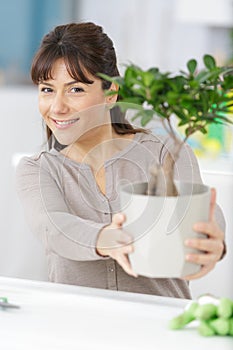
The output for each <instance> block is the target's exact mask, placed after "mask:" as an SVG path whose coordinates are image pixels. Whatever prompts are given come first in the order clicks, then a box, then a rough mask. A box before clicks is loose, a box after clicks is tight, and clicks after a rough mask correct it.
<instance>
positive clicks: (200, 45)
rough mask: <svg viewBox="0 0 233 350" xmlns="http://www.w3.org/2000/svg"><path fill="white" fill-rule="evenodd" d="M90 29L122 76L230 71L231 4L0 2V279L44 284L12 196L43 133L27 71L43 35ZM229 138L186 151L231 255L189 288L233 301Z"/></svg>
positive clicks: (219, 0) (39, 259)
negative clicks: (98, 29)
mask: <svg viewBox="0 0 233 350" xmlns="http://www.w3.org/2000/svg"><path fill="white" fill-rule="evenodd" d="M71 21H93V22H95V23H96V24H99V25H101V26H103V28H104V30H105V31H106V33H107V34H108V35H109V36H110V37H111V38H112V40H113V42H114V44H115V48H116V52H117V56H118V64H119V68H120V71H121V72H122V71H123V70H124V64H125V63H127V62H134V63H135V64H137V65H140V66H142V67H143V68H149V67H150V66H158V67H160V68H161V69H163V70H164V71H179V70H180V69H186V68H185V64H186V62H187V60H188V59H190V58H196V59H197V60H198V61H199V62H200V68H201V59H202V56H203V55H204V54H205V53H209V54H212V55H213V56H214V57H215V58H216V61H217V63H218V64H219V65H233V0H195V1H194V0H189V1H187V0H166V1H164V0H144V1H141V0H118V1H113V0H98V1H96V0H40V1H38V0H8V1H6V2H5V1H4V2H3V1H2V2H0V33H1V37H2V39H1V45H0V104H1V107H2V108H1V110H2V120H3V119H4V123H3V125H2V128H1V130H2V137H1V141H0V142H1V155H2V156H1V159H2V168H1V169H2V171H1V173H0V180H1V183H2V186H1V201H0V205H1V215H2V220H1V233H0V234H1V245H0V275H3V276H14V277H20V278H29V279H40V280H46V278H47V277H46V263H45V258H44V253H43V249H42V248H41V246H40V243H39V242H37V240H36V238H35V237H33V235H32V234H31V233H30V232H29V231H28V228H27V225H26V224H25V222H24V217H23V213H22V210H21V206H20V204H19V202H18V198H17V196H16V193H15V188H14V169H15V166H16V165H17V162H18V160H19V158H20V157H21V156H22V155H24V154H32V153H35V152H37V151H38V150H39V149H40V147H41V144H42V143H43V140H44V136H43V135H44V130H43V127H42V123H41V118H40V115H39V112H38V110H37V89H36V87H34V86H33V85H32V83H31V81H30V74H29V72H30V64H31V60H32V57H33V55H34V53H35V51H36V50H37V48H38V46H39V44H40V41H41V39H42V37H43V35H44V34H46V33H47V32H48V31H49V30H51V29H53V27H54V26H56V25H58V24H64V23H68V22H71ZM232 135H233V132H232V128H230V127H224V126H218V127H217V128H214V129H212V130H210V133H209V135H208V137H205V138H203V137H200V136H197V137H196V138H194V139H193V140H192V144H191V146H192V147H193V149H194V151H195V153H196V154H197V156H198V160H199V162H200V167H201V171H202V176H203V180H204V182H206V183H208V184H209V185H211V186H215V187H216V188H217V191H218V202H219V203H220V205H221V206H222V208H223V210H224V213H225V216H226V220H227V232H226V235H227V244H228V247H229V248H228V251H229V253H228V255H227V257H226V258H225V259H224V260H223V261H222V262H220V263H219V264H218V266H217V268H216V269H215V271H214V272H213V273H211V274H209V275H208V276H206V277H204V278H202V279H201V280H199V281H195V282H192V283H191V288H192V292H193V296H194V297H195V296H197V295H199V294H201V293H204V292H212V293H214V294H216V295H227V296H230V297H232V298H233V281H232V279H231V278H230V273H232V267H233V253H232V248H233V235H232V233H233V218H232V205H233V200H232V194H233V136H232Z"/></svg>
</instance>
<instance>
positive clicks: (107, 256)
mask: <svg viewBox="0 0 233 350" xmlns="http://www.w3.org/2000/svg"><path fill="white" fill-rule="evenodd" d="M99 73H103V74H107V75H109V76H119V72H118V68H117V64H116V55H115V50H114V47H113V43H112V41H111V39H110V38H109V37H108V36H107V35H106V34H105V33H104V32H103V30H102V28H101V27H100V26H98V25H95V24H93V23H71V24H67V25H61V26H58V27H56V28H55V29H54V30H53V31H52V32H50V33H48V34H47V35H46V36H45V37H44V39H43V41H42V44H41V46H40V48H39V50H38V52H37V54H36V55H35V58H34V60H33V63H32V69H31V75H32V80H33V81H34V83H35V84H37V85H38V89H39V110H40V113H41V115H42V117H43V120H44V122H45V124H46V126H47V136H48V150H47V151H43V152H41V153H39V154H37V155H35V156H32V157H25V158H23V159H22V161H21V162H20V164H19V166H18V168H17V188H18V193H19V196H20V198H21V201H22V204H23V206H24V210H25V213H26V217H27V219H28V223H29V225H30V227H31V230H32V231H33V232H35V233H36V234H37V235H38V236H39V237H40V239H41V241H42V243H43V245H44V248H45V251H46V254H47V259H48V272H49V279H50V281H53V282H59V283H67V284H75V285H80V286H88V287H96V288H104V289H113V290H122V291H129V292H137V293H146V294H155V295H164V296H171V297H180V298H190V291H189V287H188V283H187V282H186V281H185V280H184V279H174V278H173V279H172V278H163V279H158V278H146V277H143V276H136V274H135V272H134V271H133V269H132V267H131V265H130V262H129V259H128V254H131V253H132V252H133V250H134V244H133V240H132V237H131V236H130V234H129V233H127V232H125V230H124V229H123V224H124V222H125V220H126V218H125V216H124V214H123V213H122V212H121V205H120V198H119V193H118V192H119V188H120V186H121V184H123V183H125V182H127V183H133V182H138V181H144V182H148V180H149V176H150V174H149V168H150V165H151V164H152V163H154V162H162V161H163V159H164V155H165V154H166V152H167V150H168V148H169V147H171V144H170V141H169V140H166V139H161V137H156V136H154V135H152V134H151V133H149V132H148V131H146V130H144V129H141V128H134V127H133V126H132V125H131V124H130V123H129V122H128V121H127V120H126V118H125V115H124V114H123V113H122V112H121V111H120V110H119V109H118V108H117V107H115V106H114V107H113V104H114V102H115V101H116V100H117V99H118V97H117V95H116V94H115V95H113V94H108V95H106V94H105V90H108V92H109V91H110V92H111V90H114V91H116V90H117V89H118V86H117V85H116V84H115V83H109V82H106V81H104V80H102V79H101V78H100V76H99ZM176 176H177V177H178V178H180V179H182V180H183V181H187V180H188V179H190V176H192V179H193V181H194V182H196V183H201V182H202V181H201V178H200V173H199V168H198V164H197V161H196V158H195V157H194V155H193V153H192V151H191V150H190V149H189V148H188V147H187V148H186V149H185V150H184V152H183V153H182V154H181V156H180V159H179V160H178V162H177V174H176ZM220 214H221V213H220ZM220 217H222V216H221V215H220ZM223 222H224V220H222V227H224V223H223ZM220 224H221V223H220ZM142 234H143V233H142ZM221 234H222V232H221ZM219 236H220V235H219ZM205 242H206V247H207V250H208V251H211V253H212V254H210V256H211V257H214V258H213V261H211V264H212V265H213V266H214V264H215V263H216V261H217V259H218V258H215V255H214V253H215V252H214V251H213V250H214V248H210V246H211V244H212V241H211V240H207V239H206V240H205ZM217 243H218V246H219V245H221V243H222V241H221V240H220V238H219V239H218V241H217ZM213 247H215V245H213ZM211 249H212V250H211ZM164 253H166V252H164ZM200 254H201V252H200ZM200 254H199V255H200ZM202 256H204V254H202ZM168 258H169V257H168ZM212 265H211V266H212ZM136 277H137V278H136Z"/></svg>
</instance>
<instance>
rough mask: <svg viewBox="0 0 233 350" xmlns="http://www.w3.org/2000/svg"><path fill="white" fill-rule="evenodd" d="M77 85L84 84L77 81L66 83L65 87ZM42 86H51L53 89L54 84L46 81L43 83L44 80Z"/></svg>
mask: <svg viewBox="0 0 233 350" xmlns="http://www.w3.org/2000/svg"><path fill="white" fill-rule="evenodd" d="M77 83H82V82H81V81H77V80H72V81H69V83H65V84H64V85H65V86H70V85H73V84H77ZM40 84H43V85H47V86H51V87H52V86H53V84H50V83H47V82H46V81H43V80H42V81H41V82H40ZM82 84H83V83H82Z"/></svg>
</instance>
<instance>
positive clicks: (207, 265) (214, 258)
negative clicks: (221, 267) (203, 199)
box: [183, 188, 224, 281]
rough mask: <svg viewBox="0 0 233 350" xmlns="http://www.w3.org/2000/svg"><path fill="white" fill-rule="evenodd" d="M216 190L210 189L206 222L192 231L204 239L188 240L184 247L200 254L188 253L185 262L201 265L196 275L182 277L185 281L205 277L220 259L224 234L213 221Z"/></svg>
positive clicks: (199, 223)
mask: <svg viewBox="0 0 233 350" xmlns="http://www.w3.org/2000/svg"><path fill="white" fill-rule="evenodd" d="M215 206H216V190H215V189H214V188H212V189H211V200H210V212H209V221H208V222H198V223H196V224H195V225H194V227H193V229H194V230H195V231H197V232H201V233H204V234H206V235H207V237H206V238H189V239H188V240H187V241H186V242H185V245H186V246H187V247H190V248H194V249H198V250H201V251H202V253H199V254H194V253H189V254H188V255H186V261H189V262H192V263H195V264H199V265H201V269H200V271H199V272H198V273H196V274H193V275H188V276H184V277H183V279H185V280H189V281H190V280H193V279H197V278H200V277H202V276H204V275H206V274H207V273H208V272H209V271H211V270H212V269H213V268H214V267H215V265H216V263H217V262H218V261H219V260H220V259H221V257H222V254H223V251H224V233H223V231H222V230H221V228H220V227H219V225H218V224H217V222H216V221H215V216H214V212H215Z"/></svg>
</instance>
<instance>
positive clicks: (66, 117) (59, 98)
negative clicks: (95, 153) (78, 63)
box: [39, 59, 111, 145]
mask: <svg viewBox="0 0 233 350" xmlns="http://www.w3.org/2000/svg"><path fill="white" fill-rule="evenodd" d="M52 77H53V79H49V80H46V81H43V82H41V83H40V84H39V110H40V113H41V115H42V116H43V119H44V121H45V123H46V124H47V126H48V127H49V128H50V129H51V130H52V132H53V134H54V135H55V137H56V139H57V140H58V141H59V142H60V143H61V144H63V145H69V144H71V143H74V142H79V141H82V140H83V139H86V138H87V137H91V136H93V135H94V133H96V132H97V131H98V133H101V132H104V129H105V128H103V126H106V124H108V125H109V123H110V114H109V109H108V108H107V105H106V104H107V103H109V102H111V101H109V99H110V98H108V97H106V96H105V94H104V91H103V89H102V84H101V80H99V79H96V78H95V77H93V76H88V78H90V80H92V81H93V83H92V84H84V83H81V82H78V81H75V80H74V79H73V78H72V77H71V76H70V75H69V73H68V71H67V69H66V65H65V62H64V60H63V59H59V60H57V61H56V62H55V64H54V66H53V69H52Z"/></svg>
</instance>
